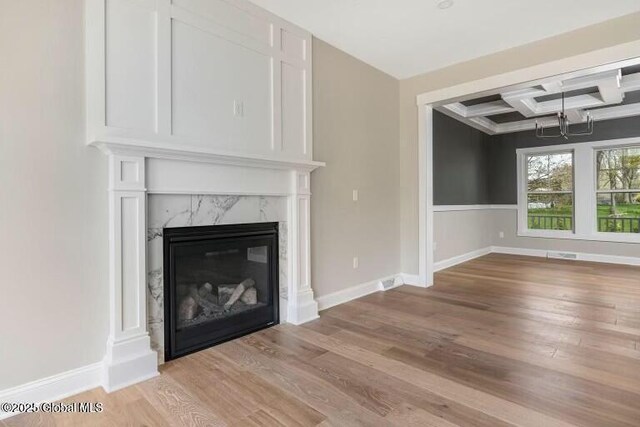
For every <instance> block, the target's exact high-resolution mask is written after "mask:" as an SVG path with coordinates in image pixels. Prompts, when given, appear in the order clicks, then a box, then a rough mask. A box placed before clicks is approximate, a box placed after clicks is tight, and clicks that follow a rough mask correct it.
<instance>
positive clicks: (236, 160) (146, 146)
mask: <svg viewBox="0 0 640 427" xmlns="http://www.w3.org/2000/svg"><path fill="white" fill-rule="evenodd" d="M90 145H93V146H95V147H97V148H99V149H100V150H101V151H102V152H104V153H105V154H107V155H119V156H134V157H146V158H156V159H169V160H183V161H190V162H199V163H213V164H221V165H229V166H243V167H251V168H263V169H280V170H297V171H301V172H311V171H313V170H315V169H316V168H319V167H324V166H325V165H326V164H325V163H324V162H317V161H314V160H300V159H295V160H294V159H287V158H282V157H281V156H278V157H272V156H259V155H248V154H238V153H230V152H224V151H219V150H213V149H210V148H206V147H199V146H187V145H184V146H179V148H178V147H177V146H176V145H175V144H173V143H167V144H162V143H157V142H148V141H145V140H132V139H130V138H126V139H125V138H116V137H106V138H101V139H100V140H96V141H93V142H92V143H91V144H90Z"/></svg>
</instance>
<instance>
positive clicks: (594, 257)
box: [491, 246, 640, 266]
mask: <svg viewBox="0 0 640 427" xmlns="http://www.w3.org/2000/svg"><path fill="white" fill-rule="evenodd" d="M491 252H494V253H498V254H508V255H524V256H534V257H542V258H546V257H547V253H548V252H550V251H549V250H546V249H527V248H510V247H504V246H492V247H491ZM554 252H557V251H554ZM568 252H572V251H568ZM576 255H577V261H588V262H600V263H605V264H619V265H635V266H640V258H637V257H629V256H618V255H601V254H590V253H584V252H576Z"/></svg>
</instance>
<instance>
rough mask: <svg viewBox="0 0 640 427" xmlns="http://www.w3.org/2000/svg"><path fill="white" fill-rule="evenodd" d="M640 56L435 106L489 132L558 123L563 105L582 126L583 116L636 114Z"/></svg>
mask: <svg viewBox="0 0 640 427" xmlns="http://www.w3.org/2000/svg"><path fill="white" fill-rule="evenodd" d="M638 62H640V60H637V61H636V60H633V61H632V60H629V61H626V62H625V63H624V64H623V65H621V66H615V64H611V65H607V66H603V67H597V68H594V69H589V70H582V71H580V75H579V76H573V75H568V76H558V77H550V78H547V79H544V80H541V81H537V82H536V83H535V84H534V85H531V86H529V87H522V86H519V87H517V88H506V89H503V90H501V91H500V93H496V94H490V95H486V94H485V95H483V96H482V97H477V98H472V99H465V100H463V101H456V102H452V103H448V104H445V105H441V106H438V107H437V109H438V110H439V111H442V112H443V113H445V114H447V115H449V116H451V117H454V118H456V119H458V120H460V121H462V122H464V123H466V124H468V125H470V126H472V127H475V128H476V129H480V130H481V131H483V132H485V133H487V134H489V135H495V134H501V133H512V132H520V131H524V130H531V129H535V127H536V122H537V123H539V124H540V125H541V126H543V127H550V128H551V127H557V126H558V119H557V117H556V114H557V112H558V111H560V110H561V109H562V100H561V98H562V93H564V95H565V100H564V105H565V111H566V113H567V116H568V118H569V120H570V121H571V123H573V124H575V125H576V126H578V127H580V126H579V125H578V124H579V123H585V122H586V119H587V115H590V116H591V117H592V118H593V119H594V120H595V122H596V126H597V122H598V121H602V120H611V119H619V118H624V117H633V116H640V65H638V64H637V63H638Z"/></svg>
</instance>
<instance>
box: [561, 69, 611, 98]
mask: <svg viewBox="0 0 640 427" xmlns="http://www.w3.org/2000/svg"><path fill="white" fill-rule="evenodd" d="M620 76H621V71H620V69H619V68H618V69H616V70H609V71H603V72H601V73H596V74H591V75H588V76H582V77H576V78H573V79H568V80H564V81H563V82H562V89H561V90H560V91H558V92H568V91H570V90H580V89H587V88H590V87H598V86H600V83H601V82H606V81H613V80H616V79H619V78H620ZM556 93H557V92H556Z"/></svg>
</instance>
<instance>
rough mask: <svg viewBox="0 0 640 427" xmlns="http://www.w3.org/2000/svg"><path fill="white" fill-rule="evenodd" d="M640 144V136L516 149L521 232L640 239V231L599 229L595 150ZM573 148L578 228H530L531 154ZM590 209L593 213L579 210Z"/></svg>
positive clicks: (526, 234) (557, 236)
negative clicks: (528, 203)
mask: <svg viewBox="0 0 640 427" xmlns="http://www.w3.org/2000/svg"><path fill="white" fill-rule="evenodd" d="M638 144H640V137H639V138H623V139H611V140H607V141H593V142H584V143H578V144H558V145H550V146H546V147H528V148H520V149H517V150H516V155H517V172H518V236H520V237H538V238H547V239H573V240H593V241H600V242H624V243H640V234H636V233H633V234H632V233H605V232H599V231H597V216H598V215H597V210H596V209H595V206H596V189H597V182H596V181H597V180H596V176H595V171H596V168H595V162H596V157H595V151H596V150H597V149H602V148H604V149H607V148H617V147H619V148H622V147H628V146H633V145H636V146H637V145H638ZM567 151H573V180H574V186H573V192H574V197H573V211H574V214H573V216H574V224H573V228H574V231H564V230H530V229H529V228H528V222H527V176H526V175H527V165H526V161H527V156H528V155H530V154H545V153H554V152H567ZM582 212H590V214H589V215H584V214H581V215H580V214H579V213H582Z"/></svg>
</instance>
